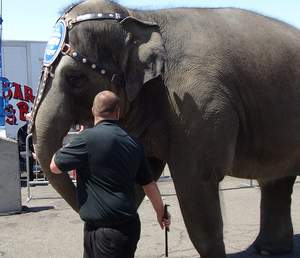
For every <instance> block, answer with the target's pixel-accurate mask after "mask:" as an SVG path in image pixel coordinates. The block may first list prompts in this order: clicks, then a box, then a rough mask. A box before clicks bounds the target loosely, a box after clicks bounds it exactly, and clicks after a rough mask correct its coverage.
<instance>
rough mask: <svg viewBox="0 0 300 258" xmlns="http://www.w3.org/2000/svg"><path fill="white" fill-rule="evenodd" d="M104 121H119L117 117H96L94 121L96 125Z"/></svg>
mask: <svg viewBox="0 0 300 258" xmlns="http://www.w3.org/2000/svg"><path fill="white" fill-rule="evenodd" d="M104 120H118V119H116V118H115V117H95V119H94V125H96V124H99V123H100V122H102V121H104Z"/></svg>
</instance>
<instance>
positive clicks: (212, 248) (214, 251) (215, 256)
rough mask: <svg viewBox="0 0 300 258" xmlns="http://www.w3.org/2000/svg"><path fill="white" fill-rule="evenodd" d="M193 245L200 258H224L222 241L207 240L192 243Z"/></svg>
mask: <svg viewBox="0 0 300 258" xmlns="http://www.w3.org/2000/svg"><path fill="white" fill-rule="evenodd" d="M194 245H195V248H196V249H197V251H198V252H199V254H200V255H201V258H226V253H225V246H224V242H223V239H215V240H213V239H209V240H208V241H205V240H204V241H200V243H198V244H196V243H195V242H194Z"/></svg>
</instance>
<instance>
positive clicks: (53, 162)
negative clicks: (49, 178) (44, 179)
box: [50, 154, 62, 175]
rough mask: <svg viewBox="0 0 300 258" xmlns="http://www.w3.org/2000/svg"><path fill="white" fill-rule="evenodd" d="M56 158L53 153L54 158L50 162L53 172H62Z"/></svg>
mask: <svg viewBox="0 0 300 258" xmlns="http://www.w3.org/2000/svg"><path fill="white" fill-rule="evenodd" d="M54 158H55V154H54V155H53V157H52V160H51V163H50V170H51V172H52V173H53V174H57V175H58V174H61V173H62V171H61V170H60V169H59V168H58V167H57V165H56V164H55V161H54Z"/></svg>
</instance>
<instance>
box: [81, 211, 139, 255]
mask: <svg viewBox="0 0 300 258" xmlns="http://www.w3.org/2000/svg"><path fill="white" fill-rule="evenodd" d="M140 232H141V223H140V219H139V217H138V216H136V218H134V219H131V220H130V221H127V222H123V223H121V224H118V225H111V226H109V227H106V226H97V225H95V224H92V223H88V222H86V223H85V225H84V241H83V244H84V255H83V258H133V257H134V253H135V250H136V247H137V243H138V241H139V239H140Z"/></svg>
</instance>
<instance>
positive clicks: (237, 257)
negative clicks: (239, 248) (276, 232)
mask: <svg viewBox="0 0 300 258" xmlns="http://www.w3.org/2000/svg"><path fill="white" fill-rule="evenodd" d="M227 257H228V258H259V257H260V258H261V257H265V256H261V255H259V254H258V253H257V252H256V251H255V249H254V248H253V247H252V246H250V247H249V248H248V249H247V250H245V251H243V252H239V253H235V254H228V255H227ZM267 257H270V258H299V257H300V234H298V235H295V236H294V250H293V252H292V253H290V254H285V255H270V256H267Z"/></svg>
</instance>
